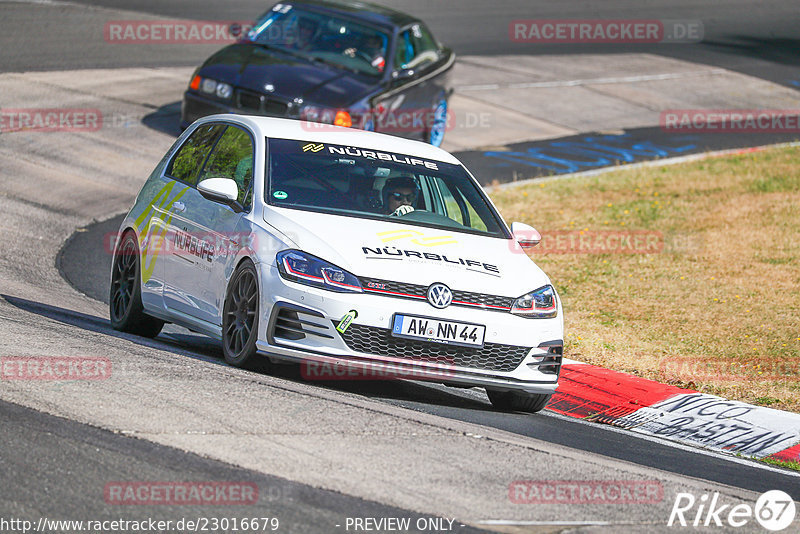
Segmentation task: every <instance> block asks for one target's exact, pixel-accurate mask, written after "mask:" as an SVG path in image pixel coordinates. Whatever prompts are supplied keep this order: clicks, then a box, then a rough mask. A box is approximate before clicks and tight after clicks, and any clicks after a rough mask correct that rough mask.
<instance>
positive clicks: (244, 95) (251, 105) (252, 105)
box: [238, 90, 262, 113]
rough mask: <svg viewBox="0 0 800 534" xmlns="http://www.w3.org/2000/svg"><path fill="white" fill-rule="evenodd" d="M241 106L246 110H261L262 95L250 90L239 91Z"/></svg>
mask: <svg viewBox="0 0 800 534" xmlns="http://www.w3.org/2000/svg"><path fill="white" fill-rule="evenodd" d="M238 96H239V107H240V108H241V109H243V110H246V111H255V112H257V113H258V112H261V98H262V97H261V95H259V94H257V93H251V92H250V91H242V90H239V91H238Z"/></svg>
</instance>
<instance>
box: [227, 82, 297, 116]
mask: <svg viewBox="0 0 800 534" xmlns="http://www.w3.org/2000/svg"><path fill="white" fill-rule="evenodd" d="M236 102H237V104H238V107H239V109H241V110H243V111H249V112H252V113H256V114H258V115H272V116H276V117H285V116H286V113H287V111H288V109H289V104H287V103H286V102H284V101H282V100H280V99H277V98H272V97H268V96H266V95H262V94H260V93H256V92H254V91H248V90H246V89H237V90H236Z"/></svg>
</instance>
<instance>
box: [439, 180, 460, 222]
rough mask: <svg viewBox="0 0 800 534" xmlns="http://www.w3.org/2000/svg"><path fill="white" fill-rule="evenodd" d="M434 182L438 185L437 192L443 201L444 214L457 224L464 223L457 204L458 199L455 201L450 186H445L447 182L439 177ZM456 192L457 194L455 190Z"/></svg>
mask: <svg viewBox="0 0 800 534" xmlns="http://www.w3.org/2000/svg"><path fill="white" fill-rule="evenodd" d="M436 182H437V183H438V185H439V192H440V193H441V195H442V202H443V203H444V211H445V215H446V216H447V217H448V218H450V219H453V220H454V221H456V222H457V223H459V224H464V217H463V215H462V213H461V206H460V205H459V203H458V201H456V199H455V197H454V196H453V194H452V193H451V192H450V188H448V187H447V184H445V183H444V182H443V181H442V180H441V178H437V179H436ZM456 194H458V192H457V191H456ZM462 205H463V202H462Z"/></svg>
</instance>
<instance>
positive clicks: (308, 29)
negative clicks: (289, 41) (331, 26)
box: [294, 17, 319, 50]
mask: <svg viewBox="0 0 800 534" xmlns="http://www.w3.org/2000/svg"><path fill="white" fill-rule="evenodd" d="M318 28H319V24H317V22H316V21H314V20H312V19H310V18H305V17H300V18H299V19H298V21H297V39H296V40H295V43H294V47H295V48H296V49H297V50H311V48H312V47H313V44H314V38H315V37H316V34H317V29H318Z"/></svg>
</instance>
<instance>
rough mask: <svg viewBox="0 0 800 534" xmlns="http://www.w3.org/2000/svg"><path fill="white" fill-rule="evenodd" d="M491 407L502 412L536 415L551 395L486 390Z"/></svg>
mask: <svg viewBox="0 0 800 534" xmlns="http://www.w3.org/2000/svg"><path fill="white" fill-rule="evenodd" d="M486 394H487V395H488V396H489V400H490V401H491V403H492V406H494V407H495V408H497V409H498V410H502V411H504V412H527V413H536V412H538V411H540V410H541V409H542V408H544V407H545V406H546V405H547V403H548V402H549V401H550V397H552V395H551V394H546V393H524V392H522V391H496V390H494V389H487V390H486Z"/></svg>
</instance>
